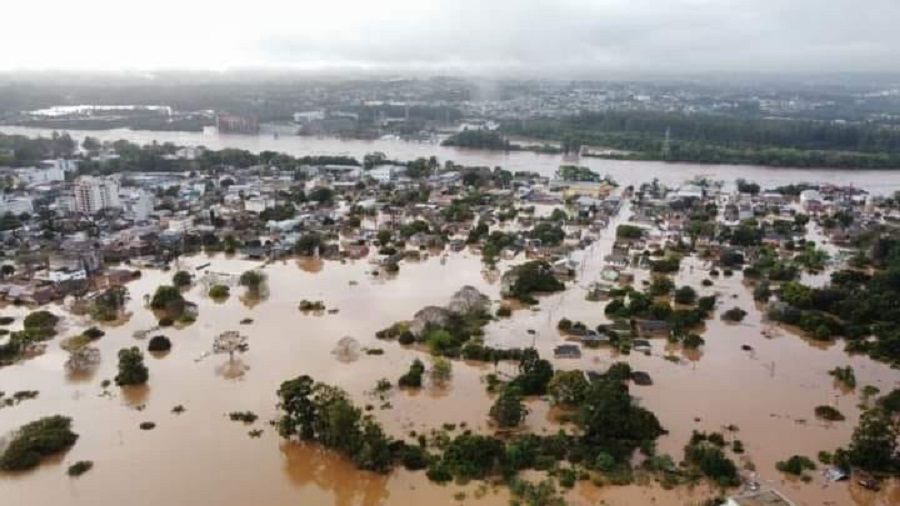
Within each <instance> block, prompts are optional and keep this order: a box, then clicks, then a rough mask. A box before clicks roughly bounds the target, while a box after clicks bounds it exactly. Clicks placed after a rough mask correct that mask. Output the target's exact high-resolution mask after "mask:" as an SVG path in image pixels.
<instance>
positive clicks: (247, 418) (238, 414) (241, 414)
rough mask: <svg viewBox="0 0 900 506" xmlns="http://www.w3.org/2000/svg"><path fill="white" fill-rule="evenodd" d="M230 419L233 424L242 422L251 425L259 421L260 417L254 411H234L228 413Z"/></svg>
mask: <svg viewBox="0 0 900 506" xmlns="http://www.w3.org/2000/svg"><path fill="white" fill-rule="evenodd" d="M228 419H229V420H231V421H232V422H242V423H244V424H247V425H249V424H251V423H253V422H255V421H256V420H257V419H259V416H257V414H256V413H254V412H252V411H232V412H231V413H228Z"/></svg>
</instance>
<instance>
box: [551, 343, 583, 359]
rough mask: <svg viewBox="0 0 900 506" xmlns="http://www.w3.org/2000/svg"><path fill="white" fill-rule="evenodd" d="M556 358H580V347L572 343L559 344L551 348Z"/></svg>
mask: <svg viewBox="0 0 900 506" xmlns="http://www.w3.org/2000/svg"><path fill="white" fill-rule="evenodd" d="M553 356H554V357H556V358H581V348H579V347H578V346H576V345H574V344H561V345H559V346H557V347H556V348H554V349H553Z"/></svg>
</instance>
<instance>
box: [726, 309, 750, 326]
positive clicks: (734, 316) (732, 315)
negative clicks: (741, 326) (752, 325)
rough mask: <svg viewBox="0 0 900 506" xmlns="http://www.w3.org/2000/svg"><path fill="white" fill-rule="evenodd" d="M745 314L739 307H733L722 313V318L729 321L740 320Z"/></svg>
mask: <svg viewBox="0 0 900 506" xmlns="http://www.w3.org/2000/svg"><path fill="white" fill-rule="evenodd" d="M745 316H747V312H746V311H744V310H743V309H741V308H739V307H736V306H735V307H733V308H731V309H729V310H727V311H725V312H724V313H722V319H723V320H725V321H729V322H740V321H743V320H744V317H745Z"/></svg>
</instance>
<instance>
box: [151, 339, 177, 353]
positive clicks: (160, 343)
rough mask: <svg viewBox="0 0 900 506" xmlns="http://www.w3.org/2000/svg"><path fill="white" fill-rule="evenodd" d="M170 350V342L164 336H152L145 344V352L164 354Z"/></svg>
mask: <svg viewBox="0 0 900 506" xmlns="http://www.w3.org/2000/svg"><path fill="white" fill-rule="evenodd" d="M171 349H172V341H170V340H169V338H168V337H166V336H153V337H152V338H150V342H149V343H148V344H147V351H153V352H164V351H169V350H171Z"/></svg>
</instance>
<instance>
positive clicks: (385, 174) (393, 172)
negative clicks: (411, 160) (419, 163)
mask: <svg viewBox="0 0 900 506" xmlns="http://www.w3.org/2000/svg"><path fill="white" fill-rule="evenodd" d="M404 173H406V167H403V166H399V165H379V166H377V167H375V168H374V169H372V170H370V171H368V172H366V175H367V176H369V177H370V178H372V179H374V180H375V181H378V182H379V183H389V182H391V181H393V180H394V178H396V177H397V176H400V175H402V174H404Z"/></svg>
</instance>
